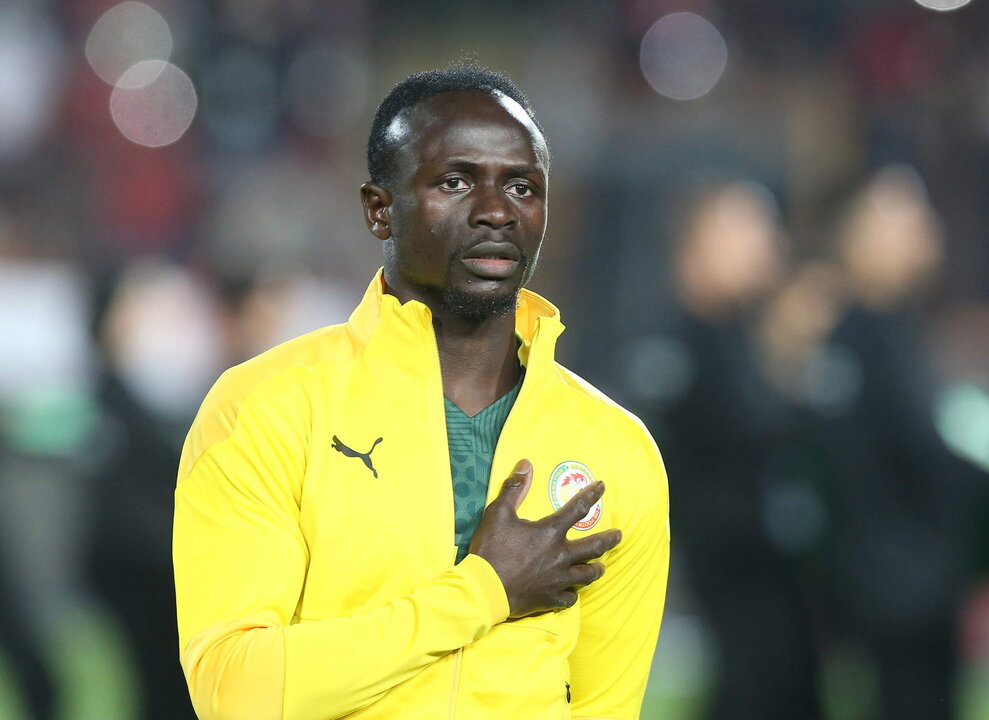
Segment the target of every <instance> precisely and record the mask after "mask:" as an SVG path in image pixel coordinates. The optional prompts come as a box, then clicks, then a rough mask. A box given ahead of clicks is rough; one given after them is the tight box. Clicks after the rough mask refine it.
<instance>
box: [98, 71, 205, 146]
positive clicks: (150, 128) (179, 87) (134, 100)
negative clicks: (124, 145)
mask: <svg viewBox="0 0 989 720" xmlns="http://www.w3.org/2000/svg"><path fill="white" fill-rule="evenodd" d="M197 104H198V100H197V97H196V89H195V88H194V87H193V85H192V80H190V79H189V76H188V75H186V74H185V73H184V72H183V71H182V70H180V69H179V68H177V67H176V66H175V65H172V64H171V63H168V62H163V61H161V60H145V61H143V62H139V63H137V64H135V65H134V66H133V67H131V68H130V69H129V70H128V71H127V72H125V73H124V74H123V76H122V77H121V78H120V82H119V83H118V84H117V86H116V87H115V88H114V89H113V94H112V95H111V96H110V113H111V115H112V116H113V121H114V122H115V123H116V125H117V127H118V128H119V129H120V132H122V133H123V134H124V137H126V138H127V139H128V140H130V141H131V142H135V143H137V144H139V145H146V146H148V147H161V146H163V145H171V144H172V143H174V142H175V141H176V140H178V139H179V138H180V137H182V135H183V134H184V133H185V131H186V130H188V129H189V125H191V124H192V119H193V118H194V117H195V115H196V106H197Z"/></svg>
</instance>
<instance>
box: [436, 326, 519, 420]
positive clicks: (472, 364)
mask: <svg viewBox="0 0 989 720" xmlns="http://www.w3.org/2000/svg"><path fill="white" fill-rule="evenodd" d="M433 329H434V330H435V332H436V346H437V348H439V352H440V368H441V370H442V373H443V393H444V394H445V395H446V396H447V397H448V398H450V400H452V401H453V403H454V404H455V405H456V406H457V407H459V408H460V409H461V410H463V411H464V413H465V414H467V415H468V416H471V417H473V416H474V415H476V414H477V413H479V412H480V411H481V410H483V409H484V408H486V407H487V406H488V405H490V404H491V403H493V402H494V401H495V400H497V399H498V398H500V397H502V396H503V395H504V394H505V393H507V392H508V391H509V390H511V389H512V388H513V387H514V386H515V383H516V382H518V379H519V375H520V374H521V371H522V370H521V367H520V366H519V360H518V341H517V340H516V338H515V317H514V315H508V316H495V317H489V318H485V319H484V320H479V321H472V320H465V319H463V318H456V317H453V318H451V317H443V316H442V314H440V315H436V314H434V315H433Z"/></svg>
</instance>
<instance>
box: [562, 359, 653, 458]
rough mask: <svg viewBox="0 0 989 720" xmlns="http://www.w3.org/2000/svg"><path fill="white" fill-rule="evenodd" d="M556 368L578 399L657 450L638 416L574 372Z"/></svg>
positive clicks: (621, 429)
mask: <svg viewBox="0 0 989 720" xmlns="http://www.w3.org/2000/svg"><path fill="white" fill-rule="evenodd" d="M556 368H557V371H558V373H559V376H560V378H561V379H562V380H563V382H564V383H565V384H566V385H567V387H568V388H569V389H570V390H571V391H572V392H573V393H575V394H576V395H577V397H578V398H580V399H581V400H582V401H583V402H586V403H588V404H589V405H591V406H592V407H593V408H594V409H595V410H596V411H597V412H598V413H600V414H601V415H603V416H605V417H606V418H607V419H608V421H609V422H613V423H616V427H617V429H618V430H619V431H621V432H625V433H629V434H631V435H633V436H635V437H636V438H637V439H640V440H642V441H643V442H644V443H645V445H646V447H647V448H648V447H651V448H653V449H655V447H656V443H655V442H654V441H653V439H652V435H651V434H650V433H649V431H648V430H647V429H646V426H645V424H644V423H643V422H642V420H640V419H639V417H638V416H637V415H635V414H634V413H632V412H630V411H628V410H626V409H625V408H624V407H622V406H621V405H619V404H618V403H617V402H615V401H614V400H612V399H611V398H610V397H608V396H607V395H605V394H604V393H603V392H601V391H600V390H599V389H598V388H596V387H595V386H594V385H592V384H591V383H589V382H588V381H587V380H585V379H584V378H582V377H580V375H578V374H577V373H575V372H574V371H573V370H570V369H568V368H565V367H563V366H562V365H560V364H559V363H556Z"/></svg>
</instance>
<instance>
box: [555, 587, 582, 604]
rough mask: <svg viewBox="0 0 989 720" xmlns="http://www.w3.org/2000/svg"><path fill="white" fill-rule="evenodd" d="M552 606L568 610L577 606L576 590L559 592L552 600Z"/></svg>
mask: <svg viewBox="0 0 989 720" xmlns="http://www.w3.org/2000/svg"><path fill="white" fill-rule="evenodd" d="M554 604H555V605H556V607H558V608H561V609H562V608H568V607H573V606H574V605H576V604H577V591H576V590H561V591H560V593H559V594H557V596H556V598H554Z"/></svg>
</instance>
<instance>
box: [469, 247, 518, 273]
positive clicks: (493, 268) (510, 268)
mask: <svg viewBox="0 0 989 720" xmlns="http://www.w3.org/2000/svg"><path fill="white" fill-rule="evenodd" d="M520 260H521V253H520V252H519V249H518V248H517V247H516V246H515V245H514V244H512V243H509V242H491V241H487V242H482V243H478V244H477V245H475V246H474V247H472V248H471V249H470V250H468V251H467V252H466V253H465V254H464V256H463V257H462V258H461V259H460V261H461V262H462V263H463V264H464V265H465V266H466V267H467V269H468V270H469V271H470V272H471V273H472V274H474V275H477V276H478V277H482V278H487V279H493V280H503V279H505V278H509V277H511V276H512V275H513V274H514V273H515V270H516V268H517V267H518V265H519V262H520Z"/></svg>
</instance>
